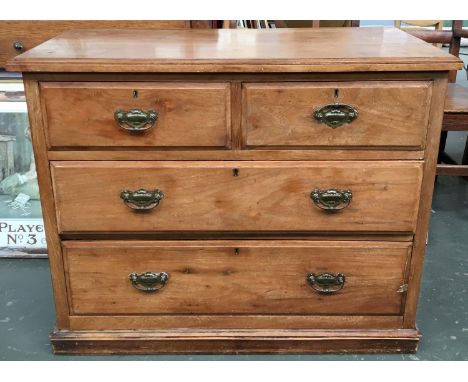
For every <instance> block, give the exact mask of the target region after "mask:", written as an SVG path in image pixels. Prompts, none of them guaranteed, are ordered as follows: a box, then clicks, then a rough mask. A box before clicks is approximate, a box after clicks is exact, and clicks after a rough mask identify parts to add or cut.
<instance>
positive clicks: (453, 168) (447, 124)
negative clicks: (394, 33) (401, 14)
mask: <svg viewBox="0 0 468 382" xmlns="http://www.w3.org/2000/svg"><path fill="white" fill-rule="evenodd" d="M405 31H406V32H407V33H410V34H412V35H414V36H416V37H418V38H420V39H422V40H424V41H427V42H430V43H439V44H442V43H444V44H449V52H450V53H451V54H453V55H454V56H456V57H458V56H459V54H460V41H461V38H462V37H468V30H466V29H463V28H462V21H461V20H454V21H453V22H452V30H450V31H449V30H440V29H439V30H428V29H424V30H420V29H409V30H405ZM456 78H457V71H451V72H450V75H449V81H450V82H451V83H450V84H449V86H448V91H447V97H446V100H445V113H444V120H443V124H442V134H441V141H440V145H439V156H438V165H437V174H438V175H459V176H465V177H468V137H467V140H466V143H465V151H464V154H463V158H462V161H461V163H457V162H456V161H455V160H454V159H453V158H451V157H450V155H448V154H447V153H446V152H445V144H446V141H447V133H448V132H449V131H468V89H467V88H465V87H463V86H460V85H458V84H456V83H455V82H456Z"/></svg>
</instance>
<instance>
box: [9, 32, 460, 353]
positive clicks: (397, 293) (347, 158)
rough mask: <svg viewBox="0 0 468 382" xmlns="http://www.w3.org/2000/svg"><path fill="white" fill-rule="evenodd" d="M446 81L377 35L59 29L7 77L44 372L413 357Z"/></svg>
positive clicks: (432, 65)
mask: <svg viewBox="0 0 468 382" xmlns="http://www.w3.org/2000/svg"><path fill="white" fill-rule="evenodd" d="M460 66H461V65H460V62H459V61H458V59H456V58H455V57H452V56H450V55H448V54H445V53H443V52H442V51H440V50H439V49H437V48H435V47H433V46H431V45H429V44H426V43H424V42H422V41H420V40H417V39H416V38H414V37H411V36H409V35H407V34H405V33H404V32H401V31H398V30H395V29H382V28H375V29H369V28H362V29H358V28H354V29H349V30H348V29H342V28H340V29H318V30H305V29H303V30H302V29H297V30H273V31H272V30H178V31H169V30H116V31H115V30H114V31H103V30H99V31H97V30H81V31H78V30H77V31H72V32H67V33H65V34H63V35H61V36H59V37H56V38H54V39H52V40H49V41H48V42H46V43H44V44H42V45H40V46H38V47H36V48H34V49H32V50H30V51H28V52H27V53H25V54H23V55H21V56H18V57H17V58H16V59H14V60H12V61H10V63H9V66H8V68H9V69H10V70H15V71H21V72H23V75H24V80H25V87H26V93H27V100H28V107H29V113H30V122H31V128H32V136H33V143H34V151H35V156H36V166H37V171H38V177H39V181H40V189H41V197H42V207H43V213H44V220H45V225H46V232H47V241H48V248H49V256H50V266H51V271H52V281H53V288H54V294H55V302H56V310H57V326H56V328H55V330H54V331H53V333H52V335H51V340H52V343H53V346H54V351H55V352H56V353H250V352H252V353H277V352H279V353H311V352H341V351H346V352H411V351H415V350H416V348H417V343H418V340H419V337H420V334H419V332H418V330H417V328H416V307H417V300H418V294H419V284H420V279H421V272H422V264H423V257H424V250H425V245H426V233H427V227H428V221H429V211H430V204H431V195H432V189H433V182H434V173H435V164H436V155H437V146H438V142H439V135H440V127H441V120H442V113H443V104H444V98H445V92H446V86H447V75H448V71H449V70H453V69H457V68H459V67H460Z"/></svg>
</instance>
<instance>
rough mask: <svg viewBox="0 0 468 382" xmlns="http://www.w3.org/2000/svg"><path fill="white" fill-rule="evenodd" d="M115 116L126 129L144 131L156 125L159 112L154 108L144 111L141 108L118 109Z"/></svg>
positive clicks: (131, 131)
mask: <svg viewBox="0 0 468 382" xmlns="http://www.w3.org/2000/svg"><path fill="white" fill-rule="evenodd" d="M114 118H115V120H116V121H117V123H118V124H119V126H120V127H121V128H122V129H124V130H125V131H128V132H130V133H143V132H145V131H148V130H149V129H151V128H152V127H153V126H154V124H155V123H156V121H157V119H158V112H156V111H154V110H149V111H143V110H141V109H132V110H128V111H124V110H117V111H116V112H115V113H114Z"/></svg>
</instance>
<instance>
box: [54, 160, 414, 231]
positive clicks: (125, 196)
mask: <svg viewBox="0 0 468 382" xmlns="http://www.w3.org/2000/svg"><path fill="white" fill-rule="evenodd" d="M51 167H52V178H53V185H54V197H55V202H56V207H57V208H56V209H57V218H58V228H59V231H60V232H61V233H64V232H168V231H191V232H193V231H228V232H231V231H240V232H245V231H255V232H258V231H261V232H265V231H275V232H276V231H290V232H291V231H293V232H310V231H314V232H335V231H337V232H343V231H346V232H413V231H414V229H415V225H416V216H417V210H418V204H419V203H418V201H419V193H420V187H421V177H422V164H421V163H418V162H374V163H369V162H170V161H167V162H150V161H147V162H138V161H134V162H125V161H122V162H111V161H100V162H93V161H89V162H74V161H70V162H51Z"/></svg>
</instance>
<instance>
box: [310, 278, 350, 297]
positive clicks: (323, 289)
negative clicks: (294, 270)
mask: <svg viewBox="0 0 468 382" xmlns="http://www.w3.org/2000/svg"><path fill="white" fill-rule="evenodd" d="M306 280H307V283H308V284H309V285H310V287H311V288H312V289H314V290H315V291H317V292H319V293H323V294H332V293H336V292H338V291H340V290H341V289H343V287H344V284H345V281H346V276H345V275H344V274H343V273H337V274H336V275H334V274H333V273H321V274H315V273H309V274H308V275H307V276H306Z"/></svg>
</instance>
